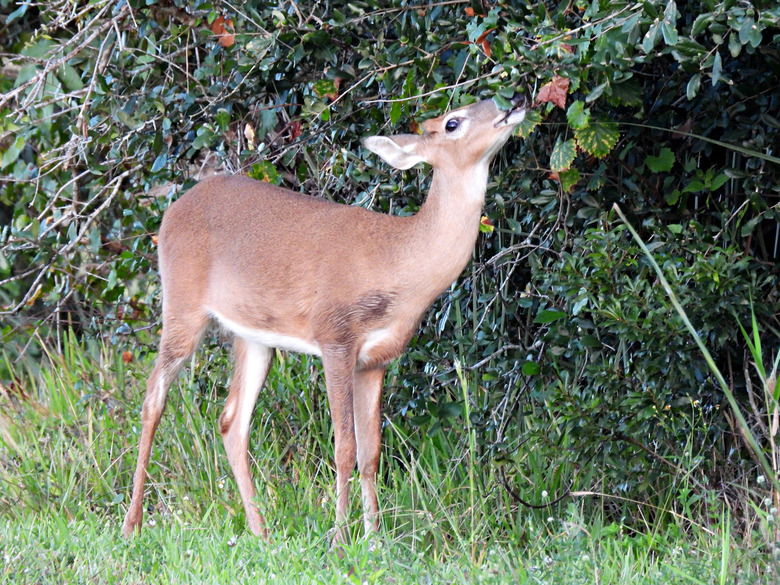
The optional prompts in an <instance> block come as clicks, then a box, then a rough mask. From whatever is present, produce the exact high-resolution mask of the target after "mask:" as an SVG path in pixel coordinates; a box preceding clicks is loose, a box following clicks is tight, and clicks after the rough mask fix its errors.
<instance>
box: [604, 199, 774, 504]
mask: <svg viewBox="0 0 780 585" xmlns="http://www.w3.org/2000/svg"><path fill="white" fill-rule="evenodd" d="M612 209H614V210H615V212H616V213H617V214H618V215H619V216H620V219H622V220H623V223H624V224H625V226H626V228H628V231H630V232H631V235H632V236H633V237H634V240H635V241H636V243H637V244H638V245H639V247H640V248H641V249H642V252H643V253H644V254H645V256H646V257H647V259H648V260H649V261H650V264H651V265H652V267H653V270H655V273H656V275H657V276H658V279H659V280H660V281H661V284H662V285H663V287H664V290H665V291H666V294H667V295H668V296H669V300H670V301H671V302H672V305H673V306H674V309H675V310H676V311H677V314H678V315H680V318H681V319H682V321H683V323H684V324H685V327H686V329H688V331H689V332H690V334H691V335H692V336H693V339H694V341H695V342H696V345H697V346H698V347H699V351H701V353H702V355H703V356H704V360H705V361H706V362H707V366H708V367H709V368H710V371H711V372H712V374H713V375H714V376H715V379H716V380H717V381H718V384H719V385H720V387H721V390H723V394H724V395H725V396H726V399H727V400H728V401H729V405H730V406H731V410H732V411H733V413H734V416H735V418H736V419H737V423H738V425H739V428H740V431H742V433H743V435H744V437H745V439H746V441H747V442H748V444H749V445H750V448H751V450H752V451H753V453H754V454H755V455H756V458H757V459H758V461H759V462H760V464H761V467H763V469H764V472H765V473H766V476H767V477H769V478H771V480H772V483H773V484H774V486H775V489H777V490H780V479H778V477H777V476H776V475H775V473H774V472H773V470H772V466H771V465H770V463H769V461H768V460H767V458H766V456H765V455H764V452H763V450H762V449H761V447H760V446H759V444H758V442H757V441H756V438H755V437H754V436H753V433H752V431H751V430H750V426H749V425H748V424H747V421H746V420H745V417H744V415H743V414H742V411H741V410H740V408H739V404H738V403H737V400H736V398H735V397H734V394H733V393H732V392H731V388H729V385H728V384H727V383H726V380H725V378H724V377H723V374H721V372H720V370H719V369H718V366H717V365H716V364H715V360H713V359H712V355H711V354H710V352H709V350H708V349H707V347H706V346H705V345H704V342H703V341H702V340H701V337H700V336H699V333H698V332H697V331H696V329H694V327H693V325H692V324H691V321H690V320H689V319H688V315H687V314H686V313H685V309H683V307H682V305H681V304H680V301H679V300H678V299H677V295H676V294H675V292H674V291H673V290H672V287H671V286H670V285H669V281H667V280H666V276H664V273H663V270H661V267H660V266H659V265H658V263H657V262H656V261H655V258H653V255H652V254H651V253H650V250H648V248H647V246H646V245H645V243H644V242H643V241H642V238H641V237H640V236H639V234H638V233H637V232H636V230H635V229H634V227H633V226H632V225H631V224H630V223H629V221H628V219H627V218H626V216H625V215H623V211H622V210H621V209H620V207H619V206H618V204H617V203H615V204H614V205H613V206H612Z"/></svg>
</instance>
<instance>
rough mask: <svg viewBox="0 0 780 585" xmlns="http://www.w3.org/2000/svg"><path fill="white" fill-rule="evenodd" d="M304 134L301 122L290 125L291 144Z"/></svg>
mask: <svg viewBox="0 0 780 585" xmlns="http://www.w3.org/2000/svg"><path fill="white" fill-rule="evenodd" d="M302 133H303V124H301V121H300V120H298V121H296V122H293V123H292V124H290V142H292V141H293V140H297V139H298V137H299V136H300V135H301V134H302Z"/></svg>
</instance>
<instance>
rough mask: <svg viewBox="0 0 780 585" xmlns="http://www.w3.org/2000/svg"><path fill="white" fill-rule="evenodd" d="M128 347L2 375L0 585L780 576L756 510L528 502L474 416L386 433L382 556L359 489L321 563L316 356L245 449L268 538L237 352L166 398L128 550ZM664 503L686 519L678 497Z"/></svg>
mask: <svg viewBox="0 0 780 585" xmlns="http://www.w3.org/2000/svg"><path fill="white" fill-rule="evenodd" d="M121 354H122V352H121V351H120V350H118V349H117V348H116V347H114V346H111V345H109V344H100V343H97V342H86V343H84V344H83V345H81V344H79V343H76V342H73V341H71V342H69V343H68V344H67V345H66V346H65V350H64V352H63V353H62V354H61V355H60V354H46V355H44V356H42V358H41V360H39V361H40V364H38V363H35V362H33V361H31V362H30V363H29V364H28V365H23V364H6V369H7V370H9V371H13V372H14V375H15V381H14V382H13V384H11V383H5V386H4V387H3V389H2V390H3V391H2V393H0V482H1V484H0V485H2V488H1V489H0V555H2V557H1V558H0V582H8V583H243V582H260V583H288V582H289V583H331V582H333V583H550V584H565V583H588V584H590V583H620V584H634V583H658V584H664V585H667V584H671V583H681V584H682V583H694V584H695V583H708V584H709V583H771V582H775V581H777V580H778V569H777V565H776V563H775V561H774V557H773V554H774V550H773V548H772V546H768V545H767V538H756V537H755V535H756V534H760V533H761V531H762V530H763V531H764V532H765V533H766V534H771V533H772V530H771V526H769V525H768V524H767V521H766V518H767V516H766V514H764V515H763V516H762V515H761V514H760V513H759V512H760V510H757V513H756V518H757V520H756V524H755V525H754V526H753V527H752V528H751V529H750V530H744V529H743V530H736V529H735V528H734V527H733V525H732V523H731V521H730V519H729V518H728V516H727V515H725V514H724V513H723V512H722V509H721V508H722V507H719V506H718V502H717V501H713V502H712V503H711V507H712V510H713V511H712V518H711V520H712V521H711V522H709V523H708V524H707V526H703V525H701V523H700V522H699V519H693V518H685V517H680V518H679V521H678V522H676V523H674V522H673V523H669V522H666V523H665V524H660V523H659V524H656V525H654V524H653V523H652V522H649V521H648V522H645V523H642V522H638V523H637V522H634V523H633V524H632V525H631V529H630V530H629V529H628V527H627V525H626V524H625V523H623V522H622V521H616V520H615V519H614V514H609V513H607V512H606V508H607V507H608V506H609V505H611V503H610V502H609V501H608V500H594V499H593V498H578V499H571V498H570V499H567V500H564V501H563V502H562V503H560V504H558V505H555V506H551V507H550V508H547V509H542V510H534V509H529V508H525V507H522V506H518V504H517V502H516V501H515V498H514V495H512V494H510V493H509V492H508V490H507V489H505V487H504V486H503V484H502V482H501V474H500V473H498V468H497V467H496V465H495V464H492V463H490V462H489V461H486V460H484V459H483V457H481V456H480V455H478V445H477V440H476V438H475V435H474V433H473V430H472V429H471V428H470V426H469V425H468V424H464V421H465V420H468V418H467V417H466V418H465V419H464V418H461V419H457V420H456V421H455V422H454V423H453V425H452V427H451V428H448V429H442V430H440V431H438V432H436V433H434V434H432V435H431V436H428V434H427V430H426V429H420V428H413V427H409V426H408V425H404V424H402V423H400V422H399V423H395V422H393V421H387V425H386V427H385V429H384V435H383V439H384V444H385V447H384V452H383V460H382V467H381V469H380V474H379V475H380V479H379V490H380V502H381V505H382V507H383V511H384V516H383V523H382V532H381V536H380V539H379V541H380V546H379V548H378V549H377V550H372V549H371V548H370V547H369V546H368V544H367V543H366V542H365V541H363V540H362V539H361V538H360V528H361V520H360V510H359V503H358V494H356V493H355V494H354V496H355V497H353V505H352V509H351V515H350V517H351V520H352V521H353V525H352V527H351V528H352V533H353V544H352V545H351V546H350V547H347V548H346V549H345V551H344V553H345V554H344V558H343V559H342V558H339V557H338V556H337V555H336V554H334V553H333V552H332V551H329V550H328V539H329V532H330V530H331V528H332V524H333V501H334V494H333V479H334V471H333V469H332V466H331V463H330V462H331V461H332V455H333V452H332V450H333V448H332V441H331V438H330V422H329V417H328V414H327V404H326V401H325V394H324V390H323V389H322V379H321V374H320V373H319V370H318V369H317V367H316V361H314V360H310V359H308V358H305V357H293V358H291V357H286V358H285V359H284V360H282V361H277V365H276V366H275V367H274V370H273V372H272V375H271V376H270V379H269V382H268V388H267V390H266V391H265V392H263V393H262V395H261V398H260V400H259V402H258V406H257V409H256V411H255V418H254V425H253V435H252V438H251V453H252V457H253V468H254V473H255V477H256V481H257V485H258V487H259V490H258V491H259V500H260V501H259V503H260V506H261V508H262V510H263V512H264V514H265V515H266V518H267V519H268V521H269V528H270V533H271V542H270V543H266V542H265V541H262V540H259V539H256V538H254V537H252V536H251V534H249V533H248V532H246V530H245V521H244V515H243V510H242V507H241V502H240V498H239V496H238V492H237V489H236V488H235V484H234V482H233V478H232V475H231V474H230V471H229V468H228V465H227V461H226V458H225V456H224V452H223V448H222V444H221V440H220V439H219V435H218V433H217V430H216V429H217V424H216V421H217V418H218V416H219V413H220V410H221V404H222V399H223V395H224V391H223V390H222V388H223V386H224V383H225V381H226V378H225V373H224V372H225V366H226V357H225V354H224V353H220V352H214V351H206V352H201V353H200V354H198V357H197V358H196V359H195V360H194V361H193V367H192V368H191V369H188V370H187V372H186V373H185V374H184V375H183V376H182V377H181V378H180V380H179V381H178V382H177V384H176V385H175V386H174V388H173V389H172V392H171V396H170V400H169V403H168V408H167V410H166V415H165V417H164V418H163V423H162V424H161V426H160V429H159V431H158V434H157V437H156V440H155V449H154V451H153V456H152V464H151V465H150V468H149V474H150V479H149V482H148V484H147V494H146V498H145V504H146V505H148V506H150V507H151V509H152V513H151V514H149V513H147V514H146V516H145V523H144V530H143V533H142V534H141V536H140V537H136V538H133V539H130V540H125V539H124V538H122V537H121V534H120V526H121V522H122V518H123V515H124V512H125V506H126V500H127V497H128V496H129V491H130V483H131V477H132V470H133V466H134V464H135V456H136V444H137V439H138V434H139V431H140V428H139V426H140V423H139V419H140V416H139V409H140V402H141V399H142V388H143V386H144V380H145V376H146V374H147V373H148V372H149V371H150V367H151V364H150V361H149V359H148V358H139V359H138V360H136V361H134V362H133V363H130V364H125V363H124V362H123V361H122V359H121ZM470 384H471V382H470V381H469V380H468V379H466V378H462V380H461V388H458V389H453V390H454V394H455V395H458V394H460V395H463V396H467V395H468V394H469V392H470V390H472V388H471V387H470ZM22 391H23V392H22ZM529 416H532V415H529ZM526 420H528V416H527V417H526ZM551 432H555V429H554V428H553V427H551ZM564 439H565V437H564ZM553 463H554V462H553ZM553 463H551V460H550V459H549V457H545V456H543V455H541V454H540V452H538V451H537V450H535V449H534V448H533V447H532V446H524V447H521V449H520V450H519V451H518V459H517V461H516V462H515V465H516V467H517V469H520V470H521V471H519V472H517V473H522V475H523V477H525V478H527V479H528V481H526V482H525V483H524V484H523V485H527V488H525V491H523V492H522V493H521V494H519V495H520V496H521V497H522V498H523V499H525V500H528V501H533V502H539V501H541V498H542V495H541V494H542V492H543V491H549V493H550V494H552V493H557V492H559V491H560V485H561V484H562V482H563V480H562V475H566V474H562V472H561V468H560V466H558V465H557V464H553ZM586 471H587V470H585V471H583V472H581V473H580V474H579V475H578V476H577V478H578V480H577V481H578V482H579V483H578V484H577V485H575V486H573V489H575V490H581V491H585V490H591V491H597V490H595V489H594V486H596V485H597V481H598V479H597V478H598V473H597V470H592V471H593V472H592V473H591V474H588V473H587V472H586ZM515 489H519V488H517V487H516V488H515ZM354 491H356V490H353V492H354ZM658 505H660V506H663V507H665V508H668V509H669V510H679V509H682V508H681V507H680V505H679V503H676V502H674V501H670V500H669V498H666V499H664V498H660V499H659V504H658ZM665 517H669V515H666V516H665ZM672 517H674V516H673V515H672Z"/></svg>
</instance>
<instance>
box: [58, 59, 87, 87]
mask: <svg viewBox="0 0 780 585" xmlns="http://www.w3.org/2000/svg"><path fill="white" fill-rule="evenodd" d="M57 77H58V78H59V80H60V81H62V84H63V85H64V86H65V87H66V88H67V89H68V91H78V90H80V89H83V88H84V82H83V81H81V76H80V75H79V72H78V71H76V69H75V68H74V67H73V66H71V65H68V64H67V63H65V64H64V65H63V66H62V67H60V68H59V70H58V71H57Z"/></svg>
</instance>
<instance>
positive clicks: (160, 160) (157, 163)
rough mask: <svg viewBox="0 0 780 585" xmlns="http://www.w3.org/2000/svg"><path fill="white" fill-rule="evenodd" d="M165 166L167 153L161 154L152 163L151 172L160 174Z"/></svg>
mask: <svg viewBox="0 0 780 585" xmlns="http://www.w3.org/2000/svg"><path fill="white" fill-rule="evenodd" d="M166 164H168V153H167V152H163V153H161V154H160V156H158V157H157V158H156V159H154V163H152V172H153V173H158V172H160V171H161V170H162V169H163V168H165V165H166Z"/></svg>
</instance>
